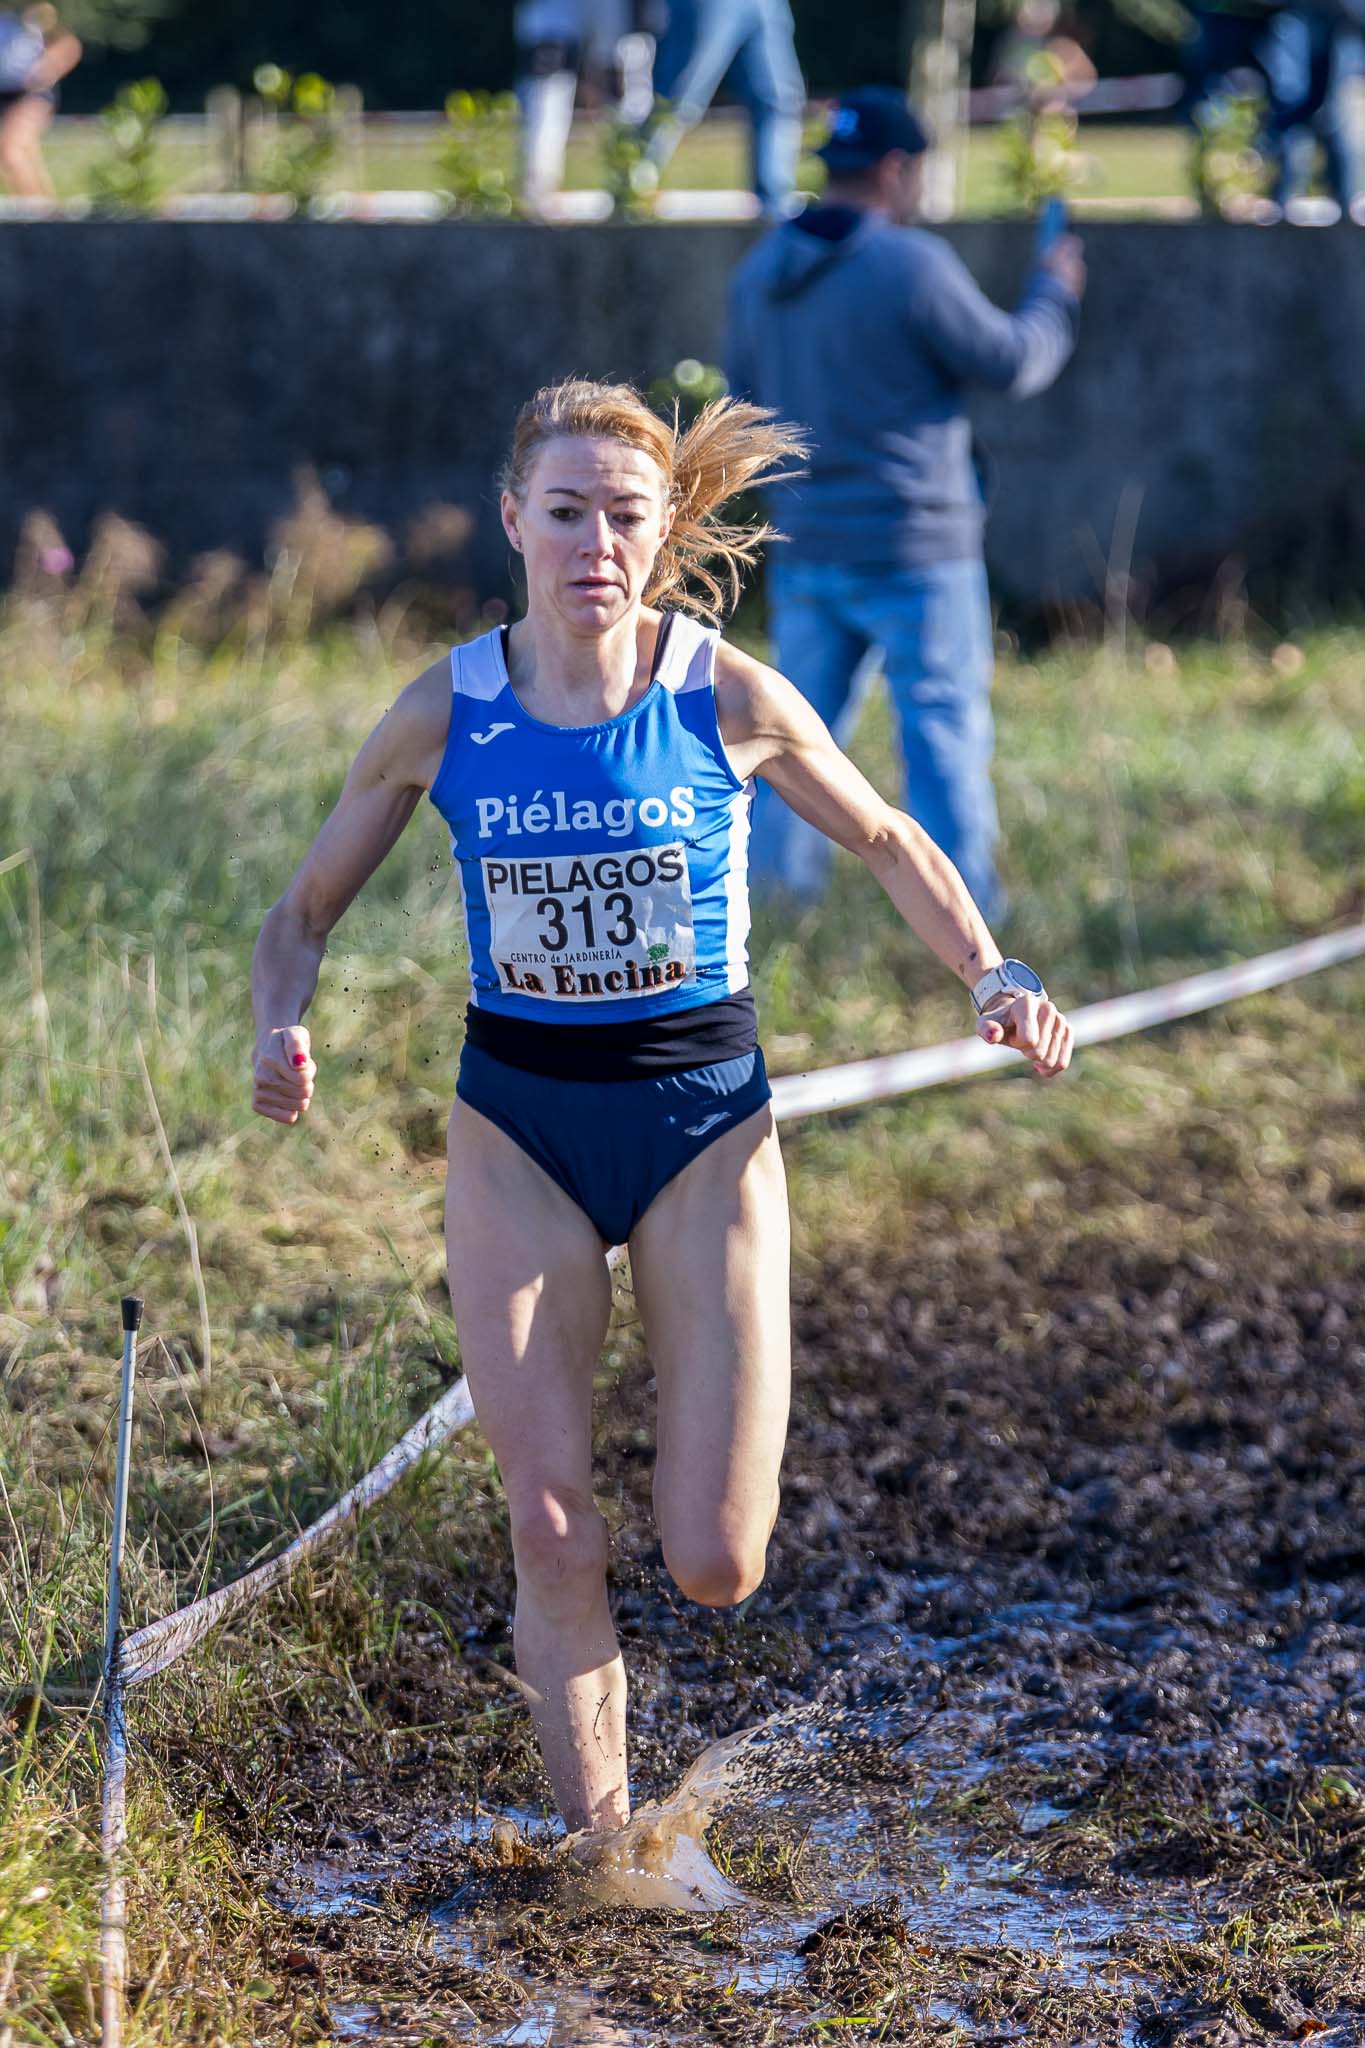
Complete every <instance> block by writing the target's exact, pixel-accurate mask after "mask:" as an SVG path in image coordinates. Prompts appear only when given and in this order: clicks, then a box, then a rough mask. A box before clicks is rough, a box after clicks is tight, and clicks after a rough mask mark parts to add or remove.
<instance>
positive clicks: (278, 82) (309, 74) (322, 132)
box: [251, 64, 341, 210]
mask: <svg viewBox="0 0 1365 2048" xmlns="http://www.w3.org/2000/svg"><path fill="white" fill-rule="evenodd" d="M251 82H252V84H253V85H254V86H255V88H256V91H257V93H258V94H259V96H260V99H261V101H262V104H263V107H264V109H265V112H266V122H265V124H264V125H265V135H264V147H263V148H262V149H261V151H260V153H259V160H258V162H257V163H256V165H255V166H254V168H253V177H254V182H255V184H256V187H257V189H258V190H259V191H261V192H282V193H284V194H285V195H286V197H288V198H290V199H292V200H293V201H294V204H295V205H296V206H297V207H299V208H300V209H301V210H302V209H304V208H307V207H309V206H311V205H313V204H314V202H315V201H316V200H318V199H321V198H322V196H323V194H324V193H325V192H326V191H327V189H328V187H329V186H330V184H331V182H332V179H333V177H334V175H335V173H336V169H337V165H338V162H339V159H340V155H341V125H340V120H339V117H338V112H337V92H336V87H335V86H334V85H330V84H329V83H328V81H327V80H326V79H325V78H319V77H318V75H317V73H316V72H315V71H305V72H304V73H302V75H301V76H299V77H297V78H295V77H294V76H293V75H292V74H291V73H290V72H288V71H284V70H282V69H281V68H280V66H279V65H278V64H260V65H258V66H257V68H256V70H255V72H254V73H253V74H252V81H251Z"/></svg>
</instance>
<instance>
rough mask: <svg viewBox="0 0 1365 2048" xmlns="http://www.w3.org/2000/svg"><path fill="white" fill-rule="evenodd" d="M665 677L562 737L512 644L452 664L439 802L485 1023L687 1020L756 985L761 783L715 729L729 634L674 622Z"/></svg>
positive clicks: (673, 616) (436, 789)
mask: <svg viewBox="0 0 1365 2048" xmlns="http://www.w3.org/2000/svg"><path fill="white" fill-rule="evenodd" d="M661 631H663V632H665V634H666V637H665V638H664V641H663V645H662V648H661V650H660V652H659V655H658V657H657V659H656V664H655V673H654V678H653V680H652V681H651V683H650V685H649V688H648V689H647V690H646V691H645V694H644V695H643V696H642V697H641V698H640V699H639V701H638V702H637V703H635V704H632V705H631V707H630V709H629V710H628V711H623V712H622V713H621V714H620V716H619V717H617V718H609V719H605V720H604V721H603V722H602V723H601V724H600V725H581V726H568V725H546V724H545V723H544V722H543V721H542V720H540V719H538V718H532V717H531V716H530V714H529V713H528V712H526V711H523V710H522V708H521V705H520V704H519V703H518V701H517V699H516V696H515V695H514V693H513V690H512V686H511V684H510V682H509V680H508V676H507V666H506V662H505V660H504V658H503V646H502V636H501V633H500V632H492V633H487V634H485V635H484V636H483V637H482V638H481V639H479V640H473V641H471V642H469V644H468V645H466V646H463V647H456V648H453V649H452V650H451V657H450V660H451V679H452V684H453V689H452V696H451V709H450V736H449V738H448V740H447V742H446V748H445V753H444V755H443V756H442V759H441V766H440V769H439V770H438V772H437V776H436V780H435V782H434V783H433V784H432V786H431V801H432V802H433V804H434V805H435V806H436V809H437V810H438V811H439V812H440V814H441V816H442V817H443V818H444V819H445V822H446V824H447V825H448V826H449V827H450V850H451V853H452V855H453V856H454V859H455V861H456V863H457V866H458V869H459V874H460V883H461V888H462V891H463V895H464V907H465V922H466V925H467V927H468V934H469V968H470V983H471V988H470V1001H471V1002H472V1003H473V1004H474V1006H475V1007H476V1008H477V1009H480V1010H487V1011H489V1012H491V1013H493V1014H502V1015H504V1016H509V1017H526V1018H535V1019H538V1020H540V1021H542V1022H550V1023H575V1024H577V1023H583V1024H605V1023H624V1022H625V1021H627V1020H628V1019H631V1018H635V1019H641V1020H643V1019H645V1018H650V1017H662V1016H668V1015H672V1014H673V1013H675V1012H677V1011H682V1010H690V1009H695V1008H697V1007H699V1006H700V1005H701V1004H703V1003H712V1002H716V1001H717V1000H719V999H720V998H721V997H723V996H727V995H735V994H737V993H738V992H739V991H740V990H742V989H744V988H747V986H748V981H749V972H748V937H749V895H748V886H747V883H748V849H749V811H750V806H751V802H752V798H753V783H752V781H749V782H742V781H741V780H740V778H739V777H738V776H737V775H736V774H735V772H734V769H733V768H732V767H731V765H730V762H729V759H728V757H727V755H726V752H725V746H724V743H723V741H722V739H721V736H720V728H719V726H718V724H717V722H716V698H715V661H716V646H717V643H718V641H719V639H720V635H719V633H718V632H716V631H715V630H714V629H713V628H710V627H706V626H702V625H699V624H698V623H697V622H696V620H694V619H690V618H688V617H686V616H685V614H683V613H681V612H673V613H670V614H669V615H668V618H667V620H666V622H665V627H664V628H663V629H661Z"/></svg>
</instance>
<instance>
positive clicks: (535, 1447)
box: [446, 1100, 630, 1831]
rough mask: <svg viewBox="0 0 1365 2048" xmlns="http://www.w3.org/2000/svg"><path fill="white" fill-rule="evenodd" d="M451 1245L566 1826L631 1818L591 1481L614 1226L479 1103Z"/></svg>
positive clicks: (621, 1703) (473, 1383) (457, 1135)
mask: <svg viewBox="0 0 1365 2048" xmlns="http://www.w3.org/2000/svg"><path fill="white" fill-rule="evenodd" d="M449 1153H450V1164H449V1174H448V1178H447V1182H446V1246H447V1259H448V1266H449V1275H450V1293H451V1301H452V1303H453V1306H454V1311H455V1323H456V1328H457V1329H458V1331H459V1337H460V1354H461V1358H462V1360H463V1363H464V1369H465V1372H466V1373H467V1375H468V1378H469V1387H470V1392H471V1394H472V1395H473V1397H474V1408H475V1413H476V1415H477V1417H478V1421H479V1425H480V1427H481V1428H482V1430H483V1432H484V1435H485V1436H486V1437H487V1439H488V1442H489V1444H490V1446H491V1447H492V1451H493V1455H494V1457H495V1458H496V1459H497V1462H498V1470H499V1472H500V1473H501V1475H502V1483H503V1486H504V1488H505V1489H506V1493H507V1504H508V1510H509V1513H510V1517H511V1525H512V1549H513V1555H514V1558H515V1562H516V1574H517V1607H516V1622H515V1629H514V1641H515V1648H516V1660H517V1672H518V1675H519V1676H520V1677H521V1679H522V1680H523V1681H524V1682H525V1683H526V1684H527V1685H528V1686H529V1687H531V1688H532V1691H533V1694H534V1698H533V1700H532V1706H531V1711H532V1716H533V1719H534V1721H535V1725H536V1733H537V1735H538V1736H539V1738H540V1747H541V1752H542V1754H543V1756H544V1759H545V1767H546V1770H547V1771H548V1773H549V1777H550V1783H551V1786H552V1787H553V1790H554V1796H555V1800H556V1802H557V1804H558V1806H559V1810H560V1812H561V1814H562V1815H563V1817H564V1822H565V1825H566V1826H567V1827H568V1828H569V1829H570V1830H571V1831H572V1830H574V1829H576V1828H584V1827H594V1828H605V1827H619V1826H621V1825H622V1824H623V1823H624V1822H625V1821H626V1820H628V1819H629V1817H630V1794H629V1789H628V1783H627V1775H626V1675H625V1666H624V1665H623V1663H622V1661H621V1653H620V1650H619V1648H618V1646H617V1642H616V1636H615V1633H614V1631H613V1629H612V1624H611V1614H610V1611H609V1608H608V1603H607V1583H606V1565H607V1531H606V1524H605V1523H604V1522H603V1520H602V1517H601V1515H600V1514H599V1512H598V1510H597V1508H596V1506H595V1504H594V1501H593V1496H592V1383H593V1372H594V1369H595V1367H596V1364H597V1360H598V1356H599V1354H600V1352H601V1349H602V1344H603V1340H604V1338H605V1336H606V1330H607V1321H608V1317H609V1315H610V1311H611V1287H610V1281H609V1278H608V1273H607V1266H606V1256H605V1250H604V1247H603V1244H602V1240H601V1238H600V1237H599V1236H598V1234H597V1232H596V1230H595V1229H594V1227H593V1225H592V1224H591V1223H590V1222H589V1221H588V1219H587V1217H586V1216H585V1215H584V1213H583V1211H582V1210H581V1209H580V1208H579V1207H578V1206H577V1204H576V1203H574V1202H572V1201H570V1199H569V1197H568V1196H567V1195H566V1194H565V1193H564V1192H563V1190H562V1189H560V1188H558V1187H556V1186H555V1184H554V1182H553V1181H551V1180H550V1178H549V1177H548V1175H547V1174H545V1173H543V1172H542V1171H541V1169H540V1168H539V1167H538V1166H537V1165H536V1164H535V1162H534V1160H532V1159H529V1158H528V1157H527V1155H526V1154H525V1153H524V1152H523V1151H522V1150H521V1149H520V1147H519V1146H517V1145H516V1144H514V1143H513V1141H512V1140H511V1139H510V1138H509V1137H507V1136H506V1134H505V1133H504V1132H502V1131H500V1130H499V1129H498V1128H497V1127H496V1125H494V1124H492V1123H490V1122H489V1121H488V1120H487V1118H486V1117H483V1116H480V1115H479V1113H478V1111H477V1110H474V1109H471V1108H470V1107H469V1105H468V1104H467V1103H464V1102H461V1101H458V1100H457V1101H456V1104H455V1108H454V1111H453V1112H452V1115H451V1120H450V1147H449Z"/></svg>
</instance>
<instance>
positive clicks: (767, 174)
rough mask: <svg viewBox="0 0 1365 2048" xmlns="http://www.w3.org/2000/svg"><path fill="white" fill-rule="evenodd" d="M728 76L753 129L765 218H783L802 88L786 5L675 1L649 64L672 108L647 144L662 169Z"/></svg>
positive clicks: (779, 1)
mask: <svg viewBox="0 0 1365 2048" xmlns="http://www.w3.org/2000/svg"><path fill="white" fill-rule="evenodd" d="M727 74H733V83H734V87H735V90H736V92H737V93H738V95H739V98H740V100H741V101H742V103H743V105H744V107H745V108H746V110H747V112H748V115H749V119H750V121H751V122H752V124H753V187H754V191H755V193H756V194H757V195H758V198H759V200H760V201H761V202H762V205H763V210H764V212H765V213H781V212H783V211H784V210H785V207H786V202H787V200H788V199H789V198H790V196H791V192H792V189H793V187H794V186H795V184H796V166H797V163H798V161H799V159H800V155H801V116H802V114H803V113H804V111H805V105H806V87H805V81H804V80H803V78H802V76H801V66H800V64H799V63H798V62H797V57H796V27H795V24H794V22H793V20H792V11H791V6H790V4H789V0H674V5H673V7H672V9H671V13H670V20H669V26H668V30H667V33H666V34H665V36H664V40H663V42H662V43H661V45H660V48H659V52H658V56H657V58H656V60H655V66H654V83H655V89H656V91H657V92H659V93H660V94H661V95H662V96H663V98H665V99H667V100H669V101H671V102H672V105H671V106H670V108H669V117H668V119H667V120H666V121H664V122H663V123H661V125H660V127H659V128H658V130H657V131H656V133H655V136H654V139H653V141H652V143H651V144H650V155H651V157H652V158H653V160H654V162H655V163H656V164H657V165H658V167H659V168H660V170H662V169H663V166H664V165H665V164H666V163H667V162H668V159H669V157H670V156H672V154H673V151H674V150H675V149H676V148H677V146H678V144H679V142H680V141H681V140H682V138H683V136H684V135H685V134H686V132H687V130H688V129H689V128H694V127H695V126H696V124H697V122H698V121H700V119H701V117H702V115H703V114H704V113H705V112H706V110H707V108H708V107H709V106H710V104H711V102H712V100H713V99H714V98H715V96H716V93H717V91H718V90H719V88H720V86H721V83H722V81H723V80H724V79H725V77H726V75H727Z"/></svg>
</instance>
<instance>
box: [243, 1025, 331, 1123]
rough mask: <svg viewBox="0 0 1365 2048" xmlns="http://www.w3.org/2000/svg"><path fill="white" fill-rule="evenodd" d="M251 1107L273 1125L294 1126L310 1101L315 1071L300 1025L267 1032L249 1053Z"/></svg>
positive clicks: (304, 1034) (306, 1039)
mask: <svg viewBox="0 0 1365 2048" xmlns="http://www.w3.org/2000/svg"><path fill="white" fill-rule="evenodd" d="M251 1064H252V1074H253V1080H252V1088H251V1107H252V1108H253V1109H254V1110H255V1111H256V1113H257V1115H258V1116H268V1117H270V1118H271V1119H272V1121H273V1122H275V1123H277V1124H296V1123H297V1122H298V1120H299V1118H300V1117H301V1116H302V1115H303V1114H304V1112H305V1111H306V1110H307V1108H308V1105H309V1103H310V1102H311V1101H312V1099H313V1082H314V1080H315V1079H316V1078H317V1071H318V1070H317V1068H316V1067H315V1066H314V1064H313V1055H312V1052H311V1050H310V1048H309V1040H308V1033H307V1032H306V1031H305V1030H304V1028H303V1026H302V1024H289V1025H286V1026H285V1027H284V1028H283V1029H282V1030H279V1031H268V1032H267V1033H266V1034H265V1036H264V1038H262V1039H260V1040H259V1041H258V1042H257V1045H256V1049H255V1051H254V1053H253V1054H252V1061H251Z"/></svg>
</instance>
